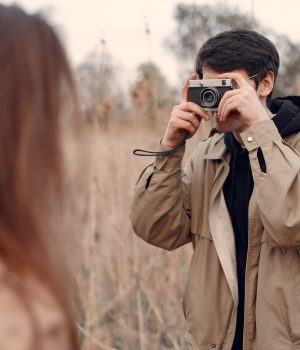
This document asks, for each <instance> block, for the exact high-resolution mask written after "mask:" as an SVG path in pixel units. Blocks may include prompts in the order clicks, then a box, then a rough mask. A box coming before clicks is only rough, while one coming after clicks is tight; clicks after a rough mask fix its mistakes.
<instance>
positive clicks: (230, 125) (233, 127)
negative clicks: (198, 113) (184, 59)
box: [203, 67, 256, 133]
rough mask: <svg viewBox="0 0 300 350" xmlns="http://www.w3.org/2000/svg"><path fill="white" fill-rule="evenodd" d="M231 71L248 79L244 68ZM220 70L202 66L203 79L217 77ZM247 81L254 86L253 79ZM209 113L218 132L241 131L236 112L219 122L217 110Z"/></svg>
mask: <svg viewBox="0 0 300 350" xmlns="http://www.w3.org/2000/svg"><path fill="white" fill-rule="evenodd" d="M231 72H232V73H239V74H241V75H242V76H243V77H244V78H245V79H249V76H248V73H247V72H246V70H245V69H242V68H240V69H234V70H232V71H231ZM219 75H220V72H216V71H214V70H212V69H211V68H209V67H203V79H218V76H219ZM249 83H250V84H251V85H252V86H253V87H254V88H256V86H255V82H254V81H253V80H249ZM209 114H210V115H211V116H212V117H213V118H214V121H215V126H216V129H217V130H218V131H219V132H222V133H225V132H231V131H236V132H241V131H243V129H244V126H243V124H242V123H241V122H240V121H239V120H238V118H237V117H238V113H237V112H235V113H232V114H231V115H230V116H229V117H228V119H227V120H226V121H225V122H220V121H219V120H218V118H217V112H209Z"/></svg>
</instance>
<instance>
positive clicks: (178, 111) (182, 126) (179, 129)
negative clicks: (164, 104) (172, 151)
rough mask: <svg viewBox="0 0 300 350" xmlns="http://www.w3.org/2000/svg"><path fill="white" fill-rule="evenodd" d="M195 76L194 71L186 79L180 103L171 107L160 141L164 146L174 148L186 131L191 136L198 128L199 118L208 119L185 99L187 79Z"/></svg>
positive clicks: (207, 116)
mask: <svg viewBox="0 0 300 350" xmlns="http://www.w3.org/2000/svg"><path fill="white" fill-rule="evenodd" d="M196 78H197V75H196V74H195V73H194V74H192V75H191V76H190V77H189V78H188V79H187V80H186V82H185V83H184V85H183V87H182V101H181V104H180V105H178V106H174V107H173V110H172V113H171V116H170V119H169V123H168V125H167V128H166V131H165V135H164V138H163V139H162V141H161V144H162V145H163V146H165V147H168V148H174V147H175V146H176V145H177V144H178V143H179V142H180V140H181V139H182V137H183V135H184V134H185V133H186V132H188V133H189V137H192V136H193V135H194V134H195V133H196V131H197V130H198V128H199V126H200V122H201V120H202V119H205V120H209V119H210V117H209V114H208V113H207V112H206V111H204V110H203V109H202V108H201V107H200V106H198V105H197V104H196V103H193V102H188V101H187V97H188V87H189V80H194V79H196Z"/></svg>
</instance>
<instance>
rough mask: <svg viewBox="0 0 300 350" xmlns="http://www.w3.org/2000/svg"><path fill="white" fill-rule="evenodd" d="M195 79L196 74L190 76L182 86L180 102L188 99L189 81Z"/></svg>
mask: <svg viewBox="0 0 300 350" xmlns="http://www.w3.org/2000/svg"><path fill="white" fill-rule="evenodd" d="M195 79H197V73H193V74H191V75H190V76H189V77H188V78H187V80H186V81H185V83H184V84H183V86H182V101H184V102H186V101H187V98H188V89H189V80H195Z"/></svg>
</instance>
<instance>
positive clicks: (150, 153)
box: [132, 132, 190, 157]
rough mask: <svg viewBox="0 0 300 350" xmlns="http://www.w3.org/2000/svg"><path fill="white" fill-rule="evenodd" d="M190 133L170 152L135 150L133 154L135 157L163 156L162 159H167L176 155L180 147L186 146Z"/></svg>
mask: <svg viewBox="0 0 300 350" xmlns="http://www.w3.org/2000/svg"><path fill="white" fill-rule="evenodd" d="M189 135H190V134H189V133H188V132H186V133H185V134H184V136H183V138H182V139H181V140H180V141H179V143H178V144H177V145H176V146H175V147H174V148H172V149H170V150H169V151H157V152H155V151H146V150H143V149H135V150H133V152H132V153H133V154H134V155H135V156H141V157H153V156H161V157H167V156H170V155H171V154H173V153H175V152H176V151H177V150H178V148H179V147H181V146H183V145H184V144H185V141H186V139H187V138H188V137H189Z"/></svg>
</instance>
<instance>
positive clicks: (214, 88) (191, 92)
mask: <svg viewBox="0 0 300 350" xmlns="http://www.w3.org/2000/svg"><path fill="white" fill-rule="evenodd" d="M234 88H235V82H234V80H232V79H202V80H189V88H188V101H191V102H194V103H196V104H197V105H199V106H200V107H201V108H202V109H204V110H206V111H217V110H218V106H219V103H220V101H221V98H222V97H223V95H224V94H225V92H226V91H228V90H233V89H234Z"/></svg>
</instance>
